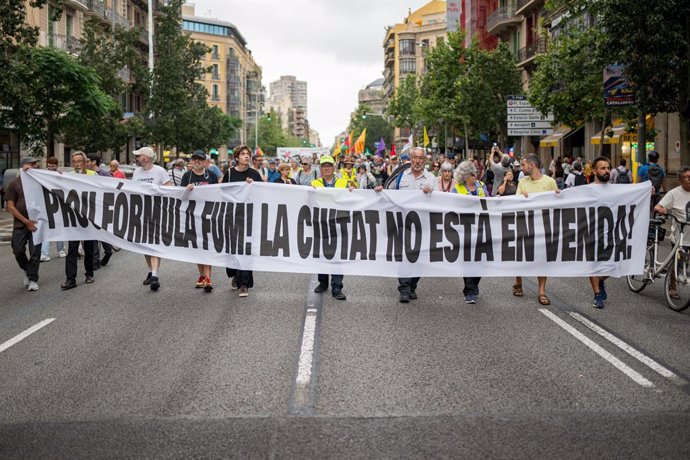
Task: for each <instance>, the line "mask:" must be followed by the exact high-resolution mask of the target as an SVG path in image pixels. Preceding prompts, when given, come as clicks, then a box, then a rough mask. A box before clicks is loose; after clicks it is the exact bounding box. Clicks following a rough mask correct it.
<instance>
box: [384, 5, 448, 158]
mask: <svg viewBox="0 0 690 460" xmlns="http://www.w3.org/2000/svg"><path fill="white" fill-rule="evenodd" d="M446 33H447V29H446V2H445V1H440V0H432V1H430V2H429V3H427V4H426V5H424V6H422V7H421V8H419V9H418V10H416V11H414V12H410V13H409V14H408V15H407V17H406V18H405V20H404V21H403V22H402V23H400V24H395V25H394V26H391V27H389V28H388V30H387V32H386V36H385V38H384V40H383V49H384V70H383V85H382V88H383V97H384V100H385V101H386V104H387V103H388V101H389V100H390V99H392V98H393V97H394V95H395V91H396V89H397V88H398V87H399V86H400V83H401V82H402V81H403V80H404V79H405V78H406V77H407V76H408V75H415V76H416V77H419V76H421V75H424V74H425V73H426V65H425V53H426V52H427V51H428V50H429V49H431V48H433V47H434V46H436V42H437V40H439V39H444V37H445V36H446ZM409 135H410V128H396V129H395V133H394V137H393V138H394V142H395V143H396V144H399V146H402V144H404V142H405V140H406V139H407V137H408V136H409Z"/></svg>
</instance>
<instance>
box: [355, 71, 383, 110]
mask: <svg viewBox="0 0 690 460" xmlns="http://www.w3.org/2000/svg"><path fill="white" fill-rule="evenodd" d="M357 102H358V103H359V105H362V104H364V105H366V106H367V107H369V113H371V114H372V115H378V116H380V117H382V116H384V114H385V112H386V101H385V99H384V90H383V78H379V79H377V80H374V81H372V82H371V83H369V84H368V85H367V86H366V87H364V88H362V89H360V90H359V93H358V94H357Z"/></svg>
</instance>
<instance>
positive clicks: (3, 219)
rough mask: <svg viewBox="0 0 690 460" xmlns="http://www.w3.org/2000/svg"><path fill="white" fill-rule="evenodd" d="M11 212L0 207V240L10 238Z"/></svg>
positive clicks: (9, 239) (8, 239)
mask: <svg viewBox="0 0 690 460" xmlns="http://www.w3.org/2000/svg"><path fill="white" fill-rule="evenodd" d="M13 221H14V219H13V217H12V214H10V213H9V212H7V211H6V210H4V209H0V242H2V241H6V242H9V241H11V240H12V222H13Z"/></svg>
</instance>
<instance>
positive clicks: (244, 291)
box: [240, 286, 249, 297]
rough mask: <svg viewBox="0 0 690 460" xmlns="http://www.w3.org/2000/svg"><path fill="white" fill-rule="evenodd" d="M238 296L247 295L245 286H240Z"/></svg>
mask: <svg viewBox="0 0 690 460" xmlns="http://www.w3.org/2000/svg"><path fill="white" fill-rule="evenodd" d="M240 297H249V289H247V286H241V287H240Z"/></svg>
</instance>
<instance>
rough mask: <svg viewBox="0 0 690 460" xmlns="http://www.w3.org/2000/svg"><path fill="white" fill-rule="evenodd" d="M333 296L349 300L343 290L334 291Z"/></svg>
mask: <svg viewBox="0 0 690 460" xmlns="http://www.w3.org/2000/svg"><path fill="white" fill-rule="evenodd" d="M333 298H334V299H335V300H347V297H346V296H345V294H343V291H335V292H334V293H333Z"/></svg>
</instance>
